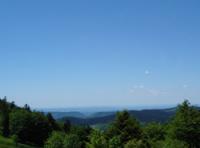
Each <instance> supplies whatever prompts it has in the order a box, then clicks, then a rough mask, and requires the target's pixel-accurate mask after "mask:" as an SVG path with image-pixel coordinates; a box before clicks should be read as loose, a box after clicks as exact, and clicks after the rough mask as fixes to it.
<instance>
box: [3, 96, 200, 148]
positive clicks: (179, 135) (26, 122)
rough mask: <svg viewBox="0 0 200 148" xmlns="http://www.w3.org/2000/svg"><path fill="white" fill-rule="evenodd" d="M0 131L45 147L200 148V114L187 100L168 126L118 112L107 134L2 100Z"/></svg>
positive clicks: (125, 112) (22, 140) (28, 142)
mask: <svg viewBox="0 0 200 148" xmlns="http://www.w3.org/2000/svg"><path fill="white" fill-rule="evenodd" d="M0 112H1V115H0V117H1V118H0V119H1V121H0V123H1V124H0V128H1V129H0V131H1V134H2V135H3V136H5V137H12V138H13V139H14V140H15V141H16V143H17V142H20V143H26V144H29V145H35V146H38V147H45V148H199V147H200V111H199V110H198V109H196V108H195V107H193V106H191V105H190V103H189V102H188V101H184V102H183V103H182V104H181V105H179V106H178V107H177V111H176V114H175V115H174V117H173V118H172V119H170V120H169V121H168V122H167V123H164V124H161V123H156V122H153V123H148V124H141V123H140V122H138V121H137V120H136V119H135V118H134V117H133V116H131V115H130V114H129V113H128V111H122V112H118V113H117V114H116V117H115V119H114V121H113V122H112V123H111V124H109V126H108V128H106V129H105V130H104V131H101V130H98V129H93V128H91V127H89V126H75V125H71V123H70V122H69V121H68V120H66V121H65V122H57V121H55V119H54V118H53V117H52V115H51V114H50V113H49V114H47V115H44V114H43V113H40V112H36V111H31V109H30V107H29V106H28V105H25V106H24V107H23V108H20V107H17V106H16V105H15V104H14V103H13V102H12V103H9V102H7V101H6V98H4V99H0Z"/></svg>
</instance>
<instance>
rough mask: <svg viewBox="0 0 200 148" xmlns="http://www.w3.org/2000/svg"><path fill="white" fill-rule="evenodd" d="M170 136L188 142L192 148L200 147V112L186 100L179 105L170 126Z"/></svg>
mask: <svg viewBox="0 0 200 148" xmlns="http://www.w3.org/2000/svg"><path fill="white" fill-rule="evenodd" d="M169 134H170V136H171V138H172V139H174V138H175V139H177V140H180V141H184V142H186V143H187V144H188V145H189V147H190V148H199V147H200V111H199V110H197V109H196V108H194V107H192V106H191V105H190V103H189V102H188V101H187V100H186V101H184V102H183V103H182V104H181V105H179V107H178V109H177V112H176V115H175V117H174V119H173V120H172V122H171V124H170V129H169Z"/></svg>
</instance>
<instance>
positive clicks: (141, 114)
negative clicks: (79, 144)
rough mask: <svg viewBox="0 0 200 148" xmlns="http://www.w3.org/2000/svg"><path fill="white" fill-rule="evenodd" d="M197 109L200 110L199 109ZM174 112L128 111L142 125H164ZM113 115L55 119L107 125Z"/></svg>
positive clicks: (162, 110)
mask: <svg viewBox="0 0 200 148" xmlns="http://www.w3.org/2000/svg"><path fill="white" fill-rule="evenodd" d="M198 109H199V110H200V108H199V107H198ZM175 112H176V108H168V109H148V110H140V111H136V110H130V111H129V113H130V114H131V115H132V116H134V117H136V119H137V120H139V121H140V122H142V123H149V122H160V123H164V122H167V121H168V120H169V119H170V118H171V117H172V116H173V115H174V114H175ZM57 114H58V113H57ZM62 114H64V113H62ZM66 114H67V113H66ZM80 114H81V113H80ZM115 115H116V112H97V113H94V114H92V115H90V116H82V117H77V116H73V115H70V114H68V116H65V117H62V118H57V119H58V120H59V121H65V120H69V121H70V122H71V123H72V124H77V125H96V124H107V123H109V122H111V121H113V120H114V118H115ZM55 118H56V117H55Z"/></svg>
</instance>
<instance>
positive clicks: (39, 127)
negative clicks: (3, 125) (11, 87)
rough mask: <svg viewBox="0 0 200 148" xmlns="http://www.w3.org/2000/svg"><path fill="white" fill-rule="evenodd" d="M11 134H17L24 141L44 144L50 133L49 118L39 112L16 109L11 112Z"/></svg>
mask: <svg viewBox="0 0 200 148" xmlns="http://www.w3.org/2000/svg"><path fill="white" fill-rule="evenodd" d="M10 130H11V134H13V135H17V136H18V138H19V141H20V142H22V143H32V144H34V145H39V146H42V145H43V143H44V141H45V140H46V139H47V138H48V136H49V134H50V132H51V131H50V126H49V123H48V120H47V118H46V117H45V116H44V115H43V114H41V113H38V112H30V111H27V110H22V109H18V110H14V111H12V112H11V113H10Z"/></svg>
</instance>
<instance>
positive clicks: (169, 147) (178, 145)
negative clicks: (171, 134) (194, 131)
mask: <svg viewBox="0 0 200 148" xmlns="http://www.w3.org/2000/svg"><path fill="white" fill-rule="evenodd" d="M161 147H162V148H189V146H188V145H187V144H186V143H185V142H183V141H179V140H177V139H166V140H165V141H163V142H162V144H161ZM156 148H160V147H156Z"/></svg>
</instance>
